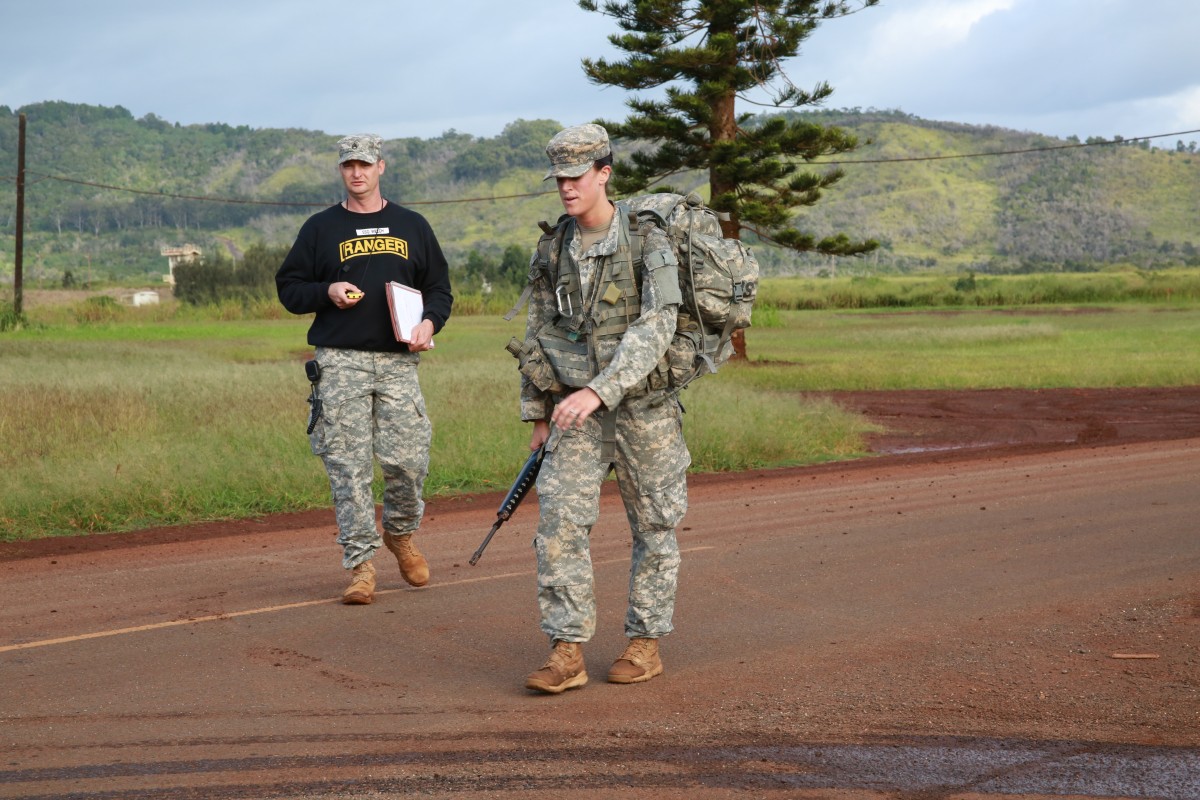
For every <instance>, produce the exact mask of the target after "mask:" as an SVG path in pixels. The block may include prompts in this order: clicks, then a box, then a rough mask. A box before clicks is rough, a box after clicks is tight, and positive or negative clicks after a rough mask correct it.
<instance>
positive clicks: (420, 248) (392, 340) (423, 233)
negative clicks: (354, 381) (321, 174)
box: [275, 202, 454, 352]
mask: <svg viewBox="0 0 1200 800" xmlns="http://www.w3.org/2000/svg"><path fill="white" fill-rule="evenodd" d="M338 281H348V282H350V283H352V284H354V285H355V286H357V287H358V288H359V289H360V290H361V291H362V292H363V293H364V294H363V298H362V299H361V300H359V301H358V303H357V304H356V305H355V306H354V307H352V308H347V309H339V308H338V307H337V306H335V305H334V304H333V301H332V300H330V299H329V285H330V284H332V283H337V282H338ZM388 281H396V282H397V283H402V284H404V285H405V286H411V287H412V288H414V289H417V290H419V291H420V292H421V294H422V295H423V296H424V303H425V313H424V318H425V319H427V320H430V321H432V322H433V332H434V333H437V332H438V331H440V330H441V329H442V326H443V325H445V324H446V320H447V319H449V318H450V306H451V305H452V304H453V302H454V297H453V295H451V293H450V274H449V268H448V267H447V265H446V257H445V256H443V255H442V248H441V245H439V244H438V240H437V237H436V236H434V234H433V229H432V228H430V227H429V223H428V222H426V220H425V218H424V217H422V216H421V215H420V214H418V213H416V212H415V211H410V210H409V209H407V208H403V207H402V206H398V205H396V204H395V203H391V202H389V203H388V204H387V205H386V206H384V208H383V209H381V210H380V211H373V212H371V213H369V214H358V213H355V212H353V211H347V210H346V209H345V208H343V207H342V206H341V205H336V206H331V207H330V208H327V209H325V210H324V211H320V212H317V213H316V214H313V215H312V216H311V217H309V218H308V221H306V222H305V223H304V225H303V226H302V227H301V228H300V233H299V234H298V235H297V236H296V243H295V244H293V245H292V249H291V252H289V253H288V254H287V257H286V258H285V259H284V260H283V265H282V266H281V267H280V268H279V272H277V273H276V274H275V287H276V289H277V290H278V292H279V300H280V302H281V303H283V307H284V308H286V309H287V310H288V311H291V312H292V313H293V314H309V313H313V312H316V318H315V319H314V320H313V323H312V326H311V327H310V328H309V329H308V343H309V344H310V345H313V346H314V347H338V348H343V349H347V350H372V351H385V352H394V351H403V350H407V349H408V345H406V344H404V343H403V342H398V341H396V336H395V334H394V333H393V332H392V318H391V314H390V313H389V311H388V303H387V292H386V290H385V289H384V285H385V284H386V283H387V282H388Z"/></svg>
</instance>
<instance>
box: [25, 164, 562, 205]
mask: <svg viewBox="0 0 1200 800" xmlns="http://www.w3.org/2000/svg"><path fill="white" fill-rule="evenodd" d="M26 174H28V175H39V176H41V177H42V179H43V180H51V181H59V182H61V183H74V184H78V185H80V186H91V187H94V188H97V189H110V190H112V191H115V192H128V193H129V194H141V195H149V196H151V197H164V198H169V199H171V200H200V201H204V202H208V203H231V204H235V205H247V206H290V207H305V208H325V207H326V206H328V205H329V203H328V202H325V203H291V202H285V201H278V200H244V199H238V198H232V197H211V196H206V195H193V194H173V193H171V192H155V191H150V190H147V189H130V188H128V187H125V186H113V185H111V184H107V183H96V182H94V181H85V180H79V179H77V178H65V177H63V176H61V175H50V174H48V173H45V172H35V171H33V170H29V171H28V172H27V173H26ZM546 194H553V192H528V193H525V194H505V195H497V196H495V197H464V198H459V199H455V200H406V201H403V202H402V205H406V206H430V205H441V204H444V203H487V202H491V201H493V200H513V199H517V198H521V197H540V196H542V195H546ZM397 202H400V201H397Z"/></svg>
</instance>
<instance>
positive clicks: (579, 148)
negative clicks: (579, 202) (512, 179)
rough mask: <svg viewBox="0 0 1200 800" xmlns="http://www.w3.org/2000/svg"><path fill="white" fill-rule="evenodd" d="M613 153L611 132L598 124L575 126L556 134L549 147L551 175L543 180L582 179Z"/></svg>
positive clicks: (547, 175) (547, 174)
mask: <svg viewBox="0 0 1200 800" xmlns="http://www.w3.org/2000/svg"><path fill="white" fill-rule="evenodd" d="M611 152H612V148H610V147H609V144H608V131H606V130H604V128H603V127H601V126H600V125H596V124H595V123H591V122H589V123H587V124H586V125H574V126H572V127H570V128H564V129H563V130H561V131H559V132H558V133H556V134H554V138H553V139H551V140H550V144H548V145H546V155H548V156H550V171H549V172H547V173H546V177H545V178H543V179H542V180H549V179H550V178H578V177H579V176H580V175H582V174H583V173H585V172H587V171H588V170H589V169H591V168H592V164H594V163H595V162H596V160H597V159H601V158H604V157H605V156H606V155H608V154H609V153H611Z"/></svg>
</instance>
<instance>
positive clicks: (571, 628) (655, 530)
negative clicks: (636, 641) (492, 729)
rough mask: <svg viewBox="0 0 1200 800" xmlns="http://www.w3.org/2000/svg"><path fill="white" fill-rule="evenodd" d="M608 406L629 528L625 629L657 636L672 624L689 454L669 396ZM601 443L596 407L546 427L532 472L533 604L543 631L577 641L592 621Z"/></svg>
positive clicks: (603, 466) (604, 469)
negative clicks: (571, 421)
mask: <svg viewBox="0 0 1200 800" xmlns="http://www.w3.org/2000/svg"><path fill="white" fill-rule="evenodd" d="M600 413H613V412H606V411H601V412H600ZM616 413H617V425H616V450H615V456H616V458H615V461H614V462H613V465H612V466H613V468H614V469H615V471H616V477H617V485H618V487H619V489H620V491H621V500H622V502H623V503H624V504H625V516H626V518H627V519H628V521H629V527H630V528H631V530H632V532H633V551H632V559H631V564H630V569H629V599H628V607H627V609H626V613H625V635H626V636H627V637H630V638H634V637H638V638H658V637H660V636H664V635H666V634H668V633H670V632H671V630H672V625H671V618H672V616H673V614H674V611H675V589H676V584H677V582H678V577H679V561H680V558H679V545H678V543H677V541H676V539H675V526H677V525H678V524H679V522H680V521H681V520H682V519H683V515H684V513H685V512H686V511H687V468H688V465H689V464H690V463H691V456H690V455H689V453H688V449H687V444H686V443H685V442H684V440H683V419H682V409H681V408H680V406H679V403H678V402H677V401H675V400H674V399H670V400H668V401H667V402H665V403H661V404H659V405H657V406H654V405H651V404H650V403H649V402H648V400H647V398H638V399H637V400H626V401H625V402H623V403H621V405H620V406H619V407H618V409H617V411H616ZM601 445H602V442H601V423H600V421H599V419H598V418H597V416H596V415H593V416H592V417H589V418H588V420H587V422H586V423H585V425H584V427H583V429H581V430H576V429H571V430H567V431H561V430H559V429H557V428H555V429H553V433H552V435H551V437H550V441H549V442H548V443H547V453H546V457H545V460H544V461H543V463H542V469H541V472H540V473H539V474H538V480H537V491H538V506H539V508H540V518H539V520H538V531H537V536H536V537H535V539H534V549H535V550H536V552H537V564H538V608H539V610H540V612H541V620H542V621H541V629H542V632H543V633H545V634H546V635H547V636H549V637H550V638H551V640H554V639H561V640H563V641H568V642H586V641H588V640H589V639H591V638H592V635H593V634H594V633H595V630H596V597H595V591H594V588H593V577H592V558H591V552H590V550H589V536H590V534H591V529H592V526H593V525H594V524H595V523H596V520H597V519H598V518H599V515H600V485H601V484H602V483H603V482H604V479H605V477H606V476H607V474H608V470H609V464H607V463H604V462H602V461H601Z"/></svg>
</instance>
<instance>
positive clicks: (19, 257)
mask: <svg viewBox="0 0 1200 800" xmlns="http://www.w3.org/2000/svg"><path fill="white" fill-rule="evenodd" d="M24 256H25V115H24V114H20V115H18V117H17V236H16V241H15V243H14V246H13V316H14V317H16V318H18V319H20V317H21V311H22V309H23V308H24V305H25V303H24V300H23V298H22V294H23V290H22V288H21V284H22V283H23V281H22V279H21V275H22V272H23V270H22V267H21V263H22V262H23V261H24V260H25V259H24Z"/></svg>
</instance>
